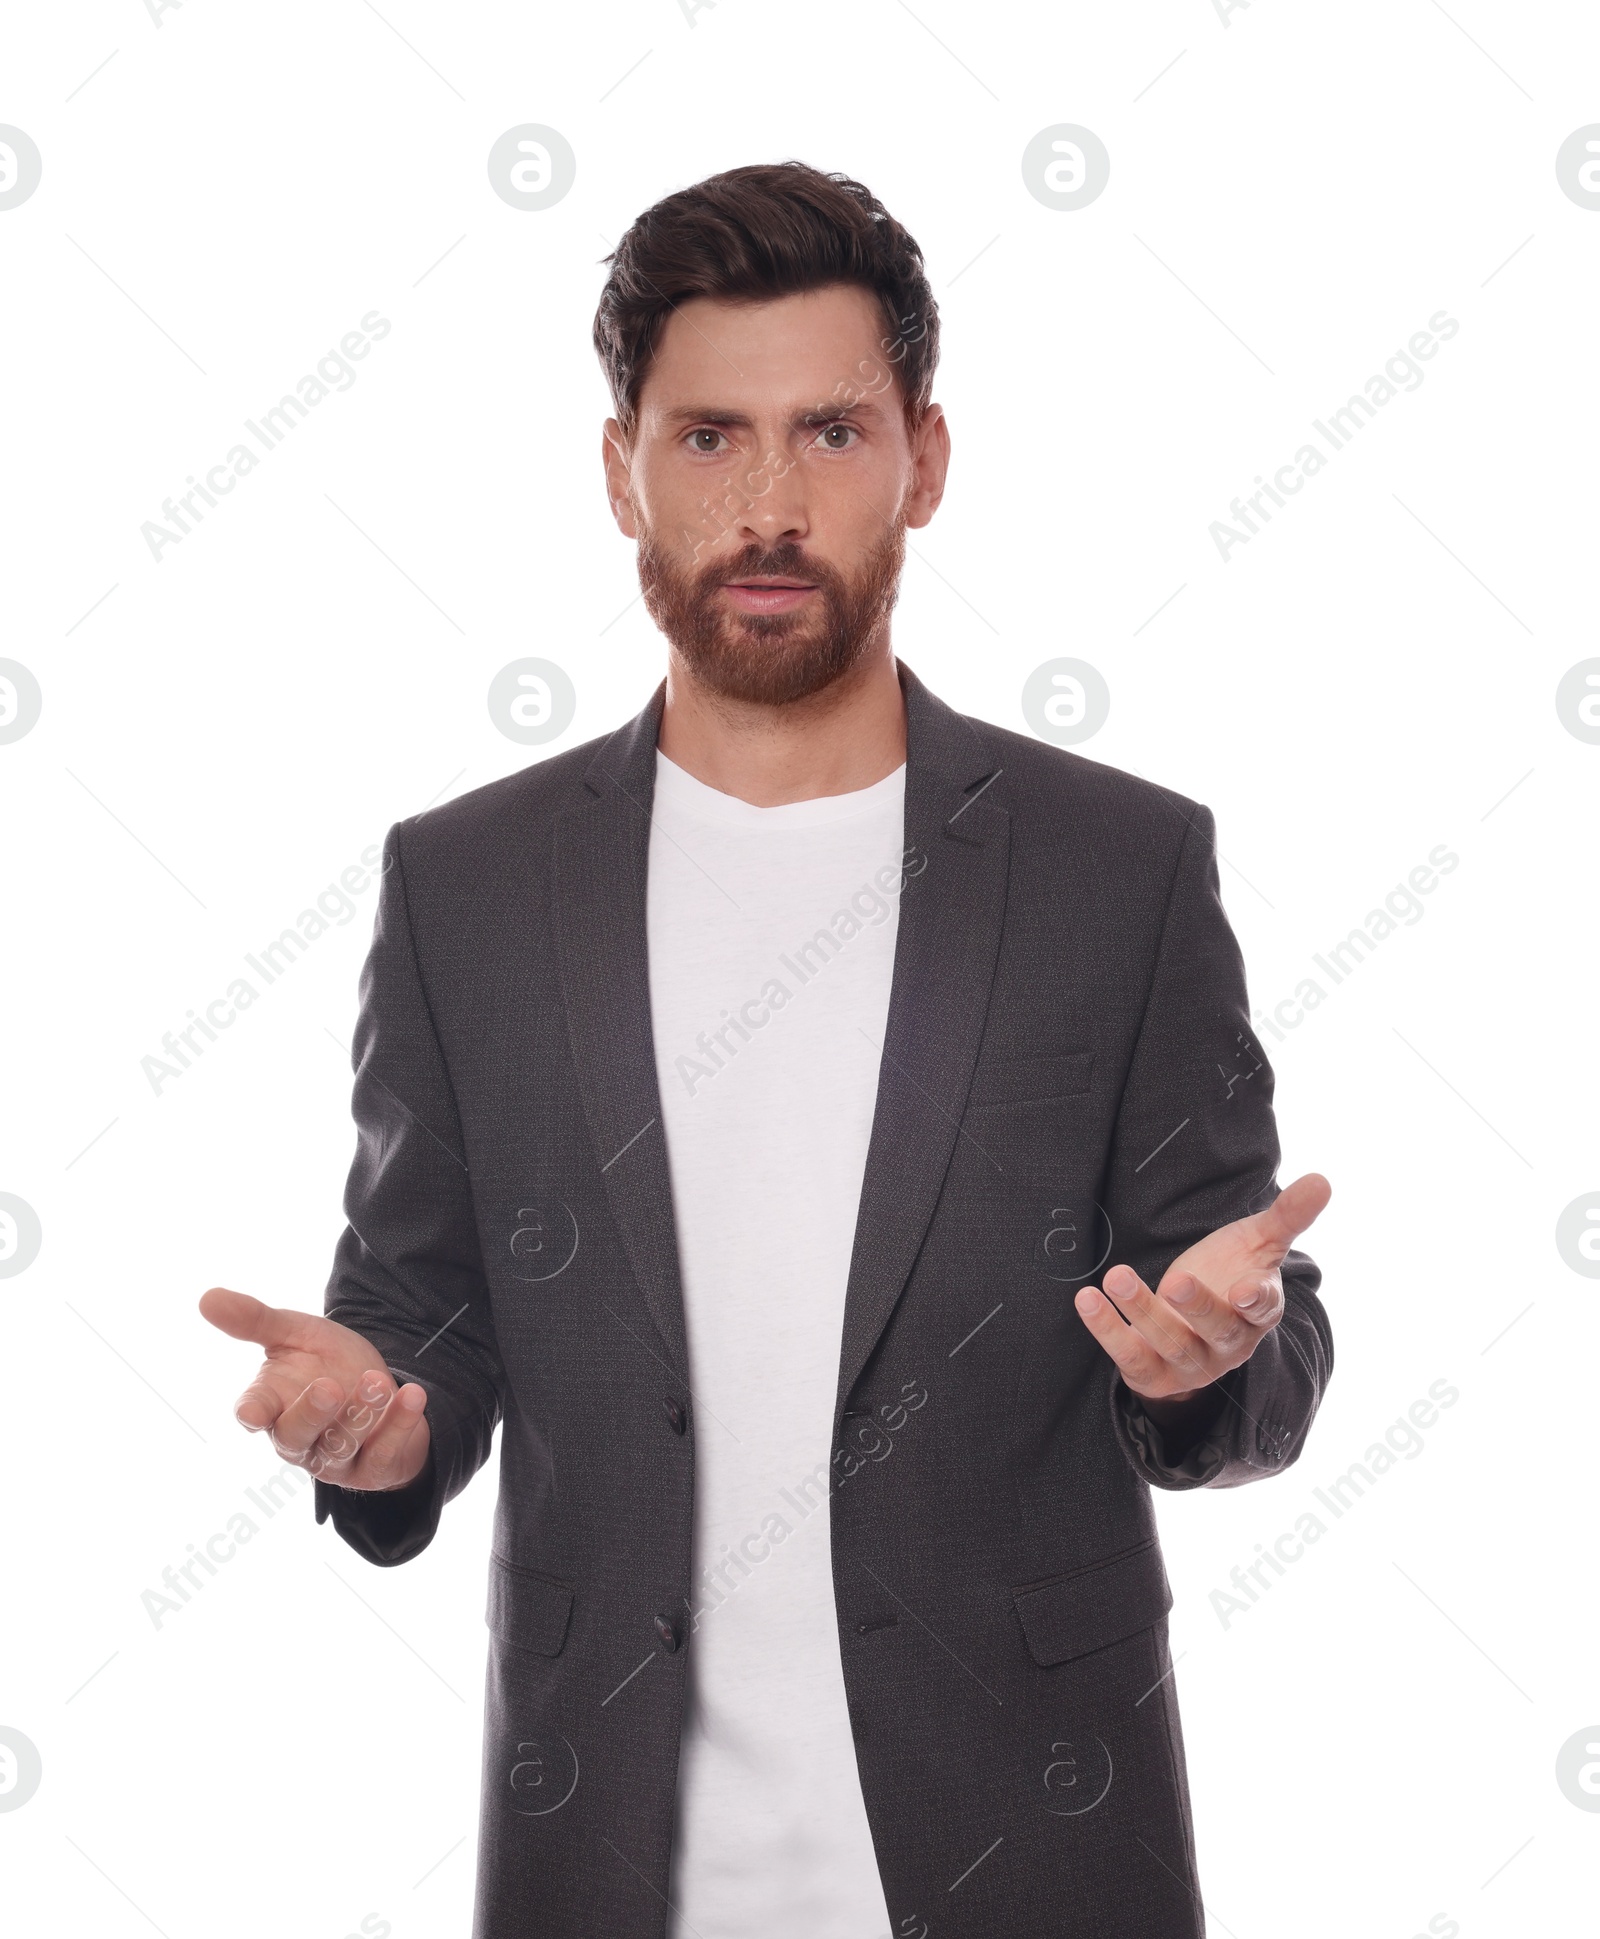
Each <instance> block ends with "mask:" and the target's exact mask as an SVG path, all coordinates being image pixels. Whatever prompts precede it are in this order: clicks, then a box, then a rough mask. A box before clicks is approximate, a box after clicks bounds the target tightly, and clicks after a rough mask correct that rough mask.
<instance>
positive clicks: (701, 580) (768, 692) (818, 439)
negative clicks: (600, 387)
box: [605, 285, 949, 706]
mask: <svg viewBox="0 0 1600 1939" xmlns="http://www.w3.org/2000/svg"><path fill="white" fill-rule="evenodd" d="M883 338H884V320H883V313H882V311H881V309H880V308H879V305H878V303H877V301H876V299H875V298H874V297H873V296H872V295H871V294H870V292H868V291H866V290H863V289H858V288H855V287H853V286H844V285H835V286H832V287H830V288H827V289H822V290H813V291H808V292H806V293H805V294H804V295H801V296H786V297H780V298H778V299H776V300H775V301H772V302H767V303H757V304H745V303H723V302H717V301H713V300H711V299H709V298H703V297H701V298H696V299H694V300H693V301H691V302H688V303H685V304H683V305H682V306H681V307H680V308H679V309H677V310H676V311H674V313H673V314H672V316H671V317H670V318H669V319H668V321H667V323H666V325H665V327H664V329H663V331H662V333H661V340H660V345H659V348H658V349H657V352H656V356H655V359H654V361H653V362H652V364H651V365H650V369H649V371H648V373H647V375H646V377H645V380H644V384H643V387H642V390H641V394H640V398H639V407H638V418H637V425H636V431H635V437H634V442H633V446H632V449H631V450H629V449H627V448H626V446H625V444H624V441H623V438H622V434H621V431H620V429H619V428H618V426H617V424H616V422H615V420H611V421H609V422H608V423H607V425H606V437H605V462H606V481H607V488H608V490H609V492H610V495H611V504H612V511H613V513H614V515H615V517H616V520H617V523H618V525H619V526H620V527H621V529H622V531H623V532H624V533H626V534H627V536H628V537H630V538H635V539H637V541H638V547H639V582H640V585H641V587H642V588H643V591H644V597H645V604H646V606H647V607H648V608H649V611H650V615H651V617H652V618H653V619H654V620H655V622H656V624H657V625H658V626H659V627H660V628H661V630H662V632H663V633H664V634H665V635H666V636H667V639H668V641H669V643H670V645H671V648H672V650H673V654H674V657H675V659H676V660H677V661H678V662H679V663H680V665H681V666H682V667H683V668H684V669H685V670H686V671H687V672H688V673H689V674H690V675H691V676H692V677H693V678H694V679H695V680H696V681H698V682H699V683H700V684H701V685H702V686H704V687H706V688H707V689H708V690H709V691H711V692H713V693H716V694H719V695H722V696H724V697H725V698H728V699H733V700H740V701H745V702H756V703H760V704H764V705H769V706H776V705H782V704H784V703H786V702H789V701H794V700H800V699H804V698H805V697H806V696H807V695H809V694H813V693H817V692H819V691H821V690H822V689H823V688H825V687H827V686H830V685H831V684H832V683H833V682H834V681H836V680H838V679H839V678H841V676H843V675H845V674H847V673H849V672H850V671H851V670H852V669H853V668H855V667H856V666H858V665H860V664H861V663H862V662H863V661H864V660H866V659H867V658H868V657H870V656H871V655H872V654H873V653H874V652H876V651H880V650H881V651H887V645H888V623H889V613H890V611H891V609H892V607H893V605H894V600H895V594H896V592H897V590H898V586H899V579H900V569H901V565H902V563H903V561H904V557H905V534H906V529H907V527H908V526H920V525H926V524H927V522H928V520H929V519H930V518H931V517H932V516H933V512H934V508H935V507H936V506H937V505H938V503H939V499H940V497H941V495H942V493H943V488H944V473H945V466H946V463H947V461H948V457H949V434H948V432H947V431H946V429H945V426H944V418H943V413H942V412H941V411H940V410H939V408H938V406H937V405H933V406H930V407H929V410H928V412H927V414H926V415H925V417H924V419H923V422H922V424H921V426H920V427H919V429H918V431H917V433H916V434H915V435H913V434H911V433H910V432H909V431H908V429H907V426H906V422H905V415H904V411H903V408H902V401H901V399H902V393H901V389H900V383H899V378H898V376H897V374H896V371H897V362H896V359H895V358H894V356H893V355H892V354H891V351H892V346H891V347H889V348H886V347H885V345H884V342H883Z"/></svg>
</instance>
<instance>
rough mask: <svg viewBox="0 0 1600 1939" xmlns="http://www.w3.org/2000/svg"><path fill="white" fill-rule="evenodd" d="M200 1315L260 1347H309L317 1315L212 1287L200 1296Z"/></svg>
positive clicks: (234, 1337) (221, 1329) (226, 1288)
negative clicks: (270, 1304) (298, 1311)
mask: <svg viewBox="0 0 1600 1939" xmlns="http://www.w3.org/2000/svg"><path fill="white" fill-rule="evenodd" d="M200 1313H201V1316H202V1318H204V1319H207V1320H209V1321H210V1322H211V1324H212V1325H213V1326H214V1327H216V1328H217V1329H218V1330H219V1331H220V1332H223V1333H226V1334H228V1335H229V1336H230V1337H231V1338H233V1339H235V1340H253V1341H254V1342H255V1344H256V1345H257V1346H260V1347H294V1346H305V1345H307V1344H309V1342H308V1338H307V1335H308V1333H309V1332H310V1330H311V1324H309V1323H315V1321H316V1318H317V1316H316V1315H315V1314H312V1313H297V1312H295V1311H294V1310H293V1309H292V1308H291V1307H287V1306H268V1305H267V1304H266V1303H265V1302H264V1301H263V1300H259V1299H255V1298H253V1297H252V1295H251V1294H249V1293H236V1292H233V1291H231V1290H230V1289H229V1288H228V1287H226V1286H212V1287H210V1288H209V1289H208V1290H207V1291H206V1292H204V1293H202V1294H201V1295H200Z"/></svg>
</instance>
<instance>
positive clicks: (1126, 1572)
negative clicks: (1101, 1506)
mask: <svg viewBox="0 0 1600 1939" xmlns="http://www.w3.org/2000/svg"><path fill="white" fill-rule="evenodd" d="M1012 1594H1013V1596H1014V1597H1015V1599H1016V1605H1017V1614H1018V1616H1020V1617H1021V1619H1022V1632H1023V1634H1024V1635H1025V1636H1026V1637H1027V1639H1028V1648H1029V1649H1030V1650H1031V1651H1032V1653H1033V1658H1034V1661H1035V1662H1037V1663H1066V1662H1069V1661H1070V1660H1071V1659H1072V1658H1073V1657H1075V1656H1087V1655H1088V1653H1089V1651H1090V1650H1097V1649H1104V1648H1105V1647H1106V1645H1107V1644H1108V1643H1120V1642H1121V1641H1122V1640H1123V1638H1124V1637H1127V1636H1132V1635H1135V1634H1136V1633H1137V1632H1138V1631H1139V1630H1141V1629H1148V1628H1149V1627H1150V1625H1151V1624H1152V1623H1157V1622H1159V1621H1160V1620H1161V1618H1162V1617H1163V1616H1164V1615H1165V1614H1166V1613H1167V1611H1168V1610H1169V1609H1170V1608H1171V1607H1172V1589H1171V1587H1170V1585H1169V1584H1168V1582H1167V1571H1166V1569H1165V1567H1164V1566H1163V1564H1162V1560H1161V1550H1160V1548H1159V1547H1158V1546H1157V1544H1156V1543H1155V1542H1153V1541H1150V1542H1145V1543H1142V1544H1141V1545H1140V1546H1139V1547H1138V1548H1136V1549H1129V1550H1127V1551H1126V1552H1125V1553H1124V1554H1122V1555H1114V1556H1112V1557H1111V1558H1110V1559H1109V1560H1108V1561H1105V1562H1097V1563H1095V1564H1094V1566H1093V1567H1092V1568H1087V1569H1080V1570H1078V1571H1077V1572H1076V1573H1075V1574H1073V1575H1063V1576H1057V1577H1056V1578H1055V1579H1054V1580H1053V1581H1050V1582H1040V1583H1036V1584H1033V1585H1031V1586H1030V1587H1028V1588H1025V1589H1016V1590H1013V1591H1012Z"/></svg>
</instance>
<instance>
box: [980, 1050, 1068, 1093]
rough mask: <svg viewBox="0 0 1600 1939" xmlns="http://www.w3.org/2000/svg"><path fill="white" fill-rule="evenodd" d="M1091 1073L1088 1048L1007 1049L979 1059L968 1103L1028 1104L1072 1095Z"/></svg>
mask: <svg viewBox="0 0 1600 1939" xmlns="http://www.w3.org/2000/svg"><path fill="white" fill-rule="evenodd" d="M1093 1075H1094V1052H1093V1051H1092V1050H1068V1051H1030V1052H1025V1053H1022V1052H1011V1053H1007V1054H1003V1055H998V1056H997V1055H993V1054H991V1055H990V1056H989V1057H988V1058H986V1059H980V1060H979V1063H978V1068H977V1070H976V1071H975V1072H974V1073H973V1079H972V1092H971V1096H970V1098H969V1100H968V1102H969V1103H972V1104H977V1105H984V1104H1031V1103H1035V1102H1038V1101H1042V1100H1043V1099H1046V1098H1052V1097H1076V1096H1077V1095H1078V1094H1079V1093H1080V1092H1082V1091H1086V1090H1088V1088H1089V1084H1090V1080H1091V1078H1092V1077H1093Z"/></svg>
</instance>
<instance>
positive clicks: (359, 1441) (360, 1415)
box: [317, 1367, 395, 1467]
mask: <svg viewBox="0 0 1600 1939" xmlns="http://www.w3.org/2000/svg"><path fill="white" fill-rule="evenodd" d="M394 1395H395V1384H394V1380H393V1377H392V1376H391V1375H390V1373H389V1370H388V1368H387V1367H369V1368H368V1369H367V1371H366V1372H365V1373H364V1374H362V1376H361V1378H360V1379H359V1380H358V1381H357V1382H356V1385H355V1391H354V1393H352V1394H351V1395H349V1397H348V1398H347V1399H346V1400H345V1402H344V1405H343V1406H342V1407H340V1409H339V1410H338V1412H337V1413H336V1414H335V1415H334V1417H333V1419H332V1420H331V1421H330V1422H329V1423H328V1425H327V1426H326V1427H325V1428H324V1429H323V1430H322V1435H321V1439H320V1441H319V1442H318V1446H317V1452H318V1455H319V1456H320V1457H321V1459H322V1460H323V1461H324V1462H325V1463H331V1464H333V1465H336V1466H345V1467H348V1466H351V1465H353V1464H354V1462H355V1461H356V1459H357V1457H358V1456H359V1455H360V1453H361V1451H362V1449H363V1447H364V1446H365V1445H366V1444H367V1442H368V1441H370V1440H371V1439H372V1438H373V1436H374V1435H376V1434H378V1433H379V1432H380V1431H381V1429H382V1426H383V1419H384V1415H385V1414H386V1412H387V1411H388V1408H389V1406H390V1403H391V1402H392V1401H393V1399H394Z"/></svg>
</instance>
